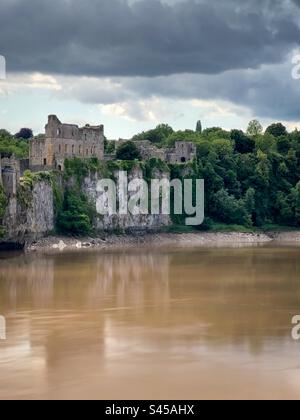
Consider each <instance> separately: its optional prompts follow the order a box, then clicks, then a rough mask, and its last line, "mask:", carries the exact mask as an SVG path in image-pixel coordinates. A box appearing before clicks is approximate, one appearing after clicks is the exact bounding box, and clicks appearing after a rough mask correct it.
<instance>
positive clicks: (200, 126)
mask: <svg viewBox="0 0 300 420" xmlns="http://www.w3.org/2000/svg"><path fill="white" fill-rule="evenodd" d="M196 132H197V133H199V134H202V123H201V121H200V120H199V121H198V122H197V126H196Z"/></svg>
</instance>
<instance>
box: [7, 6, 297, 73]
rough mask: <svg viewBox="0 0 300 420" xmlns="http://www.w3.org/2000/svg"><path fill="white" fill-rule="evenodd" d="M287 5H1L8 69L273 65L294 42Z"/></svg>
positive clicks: (217, 69)
mask: <svg viewBox="0 0 300 420" xmlns="http://www.w3.org/2000/svg"><path fill="white" fill-rule="evenodd" d="M295 2H296V1H294V2H292V1H290V0H285V1H284V0H283V1H282V0H281V1H278V0H272V1H271V0H260V1H258V0H252V1H247V2H241V1H240V0H226V1H219V0H198V1H197V0H182V1H171V0H168V1H164V2H163V1H160V0H139V1H135V2H129V1H128V0H89V1H86V0H51V1H49V0H13V1H12V0H0V7H1V15H0V28H1V29H0V31H1V32H0V52H1V54H3V55H5V56H6V58H7V62H8V71H22V72H26V71H41V72H46V73H57V74H65V75H94V76H151V77H153V76H161V75H171V74H178V73H201V74H218V73H222V72H224V71H227V70H234V69H246V68H257V67H259V66H260V65H261V64H264V63H278V62H280V61H281V60H282V58H283V57H284V56H285V54H286V53H287V52H288V51H290V50H291V48H292V47H293V46H294V45H296V44H298V42H299V40H300V30H299V27H298V25H297V22H296V18H295V10H297V9H296V6H295Z"/></svg>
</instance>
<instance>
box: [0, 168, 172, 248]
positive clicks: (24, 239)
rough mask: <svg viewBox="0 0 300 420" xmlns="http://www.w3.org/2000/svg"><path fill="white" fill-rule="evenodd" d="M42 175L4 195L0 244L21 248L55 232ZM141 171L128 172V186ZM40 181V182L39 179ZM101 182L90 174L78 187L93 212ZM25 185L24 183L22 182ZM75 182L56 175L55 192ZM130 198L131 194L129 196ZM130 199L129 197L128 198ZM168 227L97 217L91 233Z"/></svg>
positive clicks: (144, 218) (49, 190)
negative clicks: (4, 204)
mask: <svg viewBox="0 0 300 420" xmlns="http://www.w3.org/2000/svg"><path fill="white" fill-rule="evenodd" d="M45 175H46V173H45V174H44V176H43V173H39V174H31V175H29V183H27V184H26V183H25V184H24V181H23V185H22V182H21V184H20V185H19V186H18V188H17V190H16V191H14V192H12V191H10V192H8V193H7V207H6V211H5V215H4V217H3V219H2V221H1V224H2V231H3V232H4V235H2V237H1V238H0V244H1V243H2V244H3V243H4V244H7V243H14V244H20V245H23V244H25V243H30V242H32V241H34V240H36V239H38V238H40V237H42V236H46V235H47V234H48V233H49V232H51V231H54V230H55V203H54V201H55V199H54V196H55V191H54V188H55V187H54V186H53V185H54V184H53V182H51V179H52V178H51V175H49V174H48V175H49V179H47V177H46V176H45ZM143 176H144V174H143V171H142V169H141V168H139V167H136V168H133V169H132V170H131V171H129V174H128V180H129V182H130V181H131V180H132V179H133V178H140V179H143ZM40 177H41V178H40ZM155 177H156V178H163V177H168V174H167V173H164V172H160V171H156V172H155ZM102 178H103V175H102V176H101V175H100V174H99V173H97V172H95V171H90V172H89V173H88V175H87V176H85V177H84V180H83V181H82V184H81V187H80V189H81V191H82V192H83V193H84V194H85V195H86V197H87V198H88V200H89V201H90V202H91V203H92V204H93V206H94V207H95V209H96V208H97V201H98V200H99V198H100V195H101V193H100V192H99V190H98V183H99V181H100V180H101V179H102ZM113 178H114V179H118V171H116V172H114V173H113ZM26 182H28V180H27V181H26ZM76 182H77V181H76V180H75V178H74V177H73V179H72V178H70V179H66V177H64V176H62V175H60V178H59V188H60V190H61V193H62V195H63V194H64V191H65V189H66V188H68V187H70V186H72V183H76ZM131 195H132V193H131ZM129 197H130V194H129ZM170 224H171V220H170V217H169V216H168V215H132V214H130V213H129V214H127V215H119V214H116V215H112V216H102V215H99V214H98V215H97V217H96V218H95V221H94V229H95V231H111V232H113V231H122V232H133V231H142V232H148V231H158V230H160V229H161V228H163V227H166V226H169V225H170Z"/></svg>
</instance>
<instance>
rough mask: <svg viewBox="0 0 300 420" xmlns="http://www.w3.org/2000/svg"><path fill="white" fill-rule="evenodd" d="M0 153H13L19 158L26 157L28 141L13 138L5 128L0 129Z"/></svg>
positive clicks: (6, 154) (4, 154) (5, 154)
mask: <svg viewBox="0 0 300 420" xmlns="http://www.w3.org/2000/svg"><path fill="white" fill-rule="evenodd" d="M0 155H2V156H11V155H15V156H16V157H18V158H20V159H26V158H28V155H29V146H28V142H27V141H26V140H24V139H16V138H14V137H13V136H12V135H11V134H10V133H9V132H8V131H6V130H0Z"/></svg>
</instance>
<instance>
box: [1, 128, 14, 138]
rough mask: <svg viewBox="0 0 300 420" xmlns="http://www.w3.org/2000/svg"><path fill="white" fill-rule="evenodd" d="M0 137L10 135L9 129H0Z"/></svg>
mask: <svg viewBox="0 0 300 420" xmlns="http://www.w3.org/2000/svg"><path fill="white" fill-rule="evenodd" d="M0 137H2V138H5V137H6V138H7V137H12V135H11V134H10V132H9V131H7V130H4V129H0Z"/></svg>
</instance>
